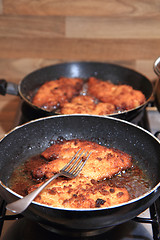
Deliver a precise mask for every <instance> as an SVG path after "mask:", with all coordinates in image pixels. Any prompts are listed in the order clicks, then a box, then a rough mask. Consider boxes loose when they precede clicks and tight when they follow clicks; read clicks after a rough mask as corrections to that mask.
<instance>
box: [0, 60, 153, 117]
mask: <svg viewBox="0 0 160 240" xmlns="http://www.w3.org/2000/svg"><path fill="white" fill-rule="evenodd" d="M62 76H64V77H69V78H76V77H78V78H84V79H87V78H89V77H91V76H94V77H97V78H99V79H102V80H104V81H106V80H110V81H111V82H112V83H114V84H127V85H130V86H132V87H133V88H134V89H137V90H140V91H142V92H143V94H144V95H145V97H146V101H145V103H144V104H142V105H141V106H139V107H137V108H134V109H132V110H128V111H125V112H122V113H116V114H112V116H114V117H118V118H122V119H125V120H132V119H134V118H135V117H137V115H139V114H140V113H141V112H142V110H143V109H144V107H145V106H146V105H147V103H148V101H149V100H150V99H151V96H152V94H153V87H152V83H151V82H150V81H149V80H148V79H147V78H146V77H145V76H143V75H142V74H140V73H138V72H136V71H134V70H131V69H129V68H125V67H121V66H118V65H114V64H109V63H100V62H69V63H62V64H57V65H53V66H49V67H44V68H41V69H39V70H36V71H34V72H32V73H30V74H29V75H27V76H26V77H25V78H24V79H23V80H22V81H21V82H20V84H19V85H18V86H17V85H15V84H14V85H13V84H11V83H7V82H6V81H5V80H1V85H0V93H1V94H3V95H5V94H6V93H11V94H13V93H14V94H15V95H18V94H19V95H20V96H21V97H22V99H23V100H24V101H25V103H27V104H29V106H31V108H33V109H34V110H36V111H37V113H38V115H40V116H42V117H43V116H48V115H54V114H55V112H47V111H45V110H42V109H40V108H38V107H36V106H35V105H33V104H32V97H33V94H34V93H35V91H36V89H37V88H38V87H40V85H42V84H43V83H45V82H46V81H50V80H55V79H58V78H60V77H62Z"/></svg>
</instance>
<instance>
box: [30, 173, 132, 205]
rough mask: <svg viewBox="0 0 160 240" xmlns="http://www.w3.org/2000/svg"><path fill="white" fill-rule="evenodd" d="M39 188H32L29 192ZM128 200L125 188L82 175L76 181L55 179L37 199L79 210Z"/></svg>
mask: <svg viewBox="0 0 160 240" xmlns="http://www.w3.org/2000/svg"><path fill="white" fill-rule="evenodd" d="M39 185H40V184H38V185H37V186H39ZM37 186H33V187H31V188H30V189H29V190H28V192H29V193H30V192H32V191H33V190H34V189H35V188H36V187H37ZM128 200H129V194H128V191H127V190H126V189H125V188H117V187H110V186H108V185H107V184H106V183H105V182H96V181H95V180H90V179H89V178H85V177H83V175H82V174H80V175H79V176H78V177H76V178H75V179H65V178H58V179H55V181H53V182H52V183H51V184H50V185H49V186H48V187H46V188H45V189H44V190H43V191H42V192H41V193H40V194H39V195H38V196H37V197H36V199H35V201H37V202H39V203H41V204H47V205H49V206H53V207H60V208H78V209H80V208H101V207H109V206H112V205H117V204H121V203H124V202H127V201H128Z"/></svg>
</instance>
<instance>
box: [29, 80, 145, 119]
mask: <svg viewBox="0 0 160 240" xmlns="http://www.w3.org/2000/svg"><path fill="white" fill-rule="evenodd" d="M84 85H86V86H87V88H86V90H85V93H84V92H83V86H84ZM81 90H82V92H81ZM82 93H83V94H86V95H81V94H82ZM144 102H145V96H144V94H143V93H142V92H141V91H139V90H134V89H133V88H132V87H131V86H129V85H115V84H113V83H111V82H109V81H102V80H100V79H97V78H95V77H90V78H89V79H88V82H87V83H86V82H85V83H84V81H83V80H82V79H79V78H65V77H63V78H60V79H58V80H53V81H50V82H46V83H44V84H43V85H42V86H41V87H40V88H39V89H38V91H37V93H36V94H35V96H34V97H33V101H32V103H33V104H34V105H36V106H38V107H40V108H42V109H44V110H47V111H53V110H58V112H59V113H60V114H76V113H78V114H91V115H108V114H112V113H115V112H117V111H125V110H130V109H133V108H136V107H138V106H139V105H141V104H143V103H144Z"/></svg>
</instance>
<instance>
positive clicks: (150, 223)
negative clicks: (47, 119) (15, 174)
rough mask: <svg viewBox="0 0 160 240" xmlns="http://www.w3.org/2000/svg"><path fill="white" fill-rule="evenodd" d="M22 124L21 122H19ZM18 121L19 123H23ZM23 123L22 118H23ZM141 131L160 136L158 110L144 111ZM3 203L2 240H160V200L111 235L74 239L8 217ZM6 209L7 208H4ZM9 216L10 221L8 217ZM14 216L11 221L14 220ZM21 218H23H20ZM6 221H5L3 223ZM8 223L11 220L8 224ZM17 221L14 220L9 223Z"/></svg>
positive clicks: (87, 235)
mask: <svg viewBox="0 0 160 240" xmlns="http://www.w3.org/2000/svg"><path fill="white" fill-rule="evenodd" d="M19 120H20V119H19ZM19 120H18V121H19ZM21 121H22V118H21ZM138 125H140V126H141V127H144V128H145V129H147V130H150V131H151V132H152V133H153V134H155V133H156V132H157V136H158V134H159V136H160V132H158V131H159V130H160V128H159V127H160V113H159V112H158V111H157V108H156V107H153V106H148V107H147V109H146V110H145V111H144V116H143V118H142V119H141V121H140V122H139V124H138ZM1 203H2V201H0V207H1V208H0V216H1V215H2V217H0V224H1V239H2V240H10V239H12V240H14V239H16V240H19V239H21V240H28V239H30V240H32V239H39V240H44V239H45V240H51V239H54V240H62V239H63V240H66V239H84V240H85V239H90V240H102V239H103V240H111V239H114V240H151V239H154V240H159V239H160V224H159V223H160V199H158V200H157V201H156V202H155V203H154V204H153V206H151V207H150V208H149V209H147V210H146V211H145V212H143V213H141V214H140V215H139V216H138V217H136V218H135V219H133V220H130V221H128V222H126V223H123V224H121V225H118V226H116V227H114V228H112V229H111V230H109V231H107V232H102V231H101V230H100V231H98V232H96V233H97V235H96V234H93V236H90V235H91V233H88V234H86V235H85V236H80V237H76V238H75V237H74V236H64V235H59V234H57V233H55V232H51V231H48V230H46V229H45V228H43V227H42V226H40V225H39V224H38V223H35V222H32V221H30V220H28V219H26V218H25V217H21V215H18V216H17V215H13V213H11V212H9V211H7V212H6V214H5V203H4V201H3V204H1ZM2 205H3V207H2ZM6 216H8V217H6ZM10 216H11V217H10ZM18 217H20V218H18ZM3 219H5V220H4V221H2V220H3ZM6 219H8V220H6ZM9 219H13V220H9Z"/></svg>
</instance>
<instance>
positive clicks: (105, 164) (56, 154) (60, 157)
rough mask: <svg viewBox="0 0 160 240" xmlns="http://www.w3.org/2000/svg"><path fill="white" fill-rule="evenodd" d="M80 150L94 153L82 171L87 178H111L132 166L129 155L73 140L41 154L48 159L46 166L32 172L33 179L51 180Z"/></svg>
mask: <svg viewBox="0 0 160 240" xmlns="http://www.w3.org/2000/svg"><path fill="white" fill-rule="evenodd" d="M79 148H81V149H85V150H86V151H89V152H90V151H91V152H92V154H91V156H90V157H89V159H88V160H87V162H86V164H85V167H84V168H83V169H82V171H81V173H82V174H83V176H84V177H86V178H89V179H95V180H100V179H104V178H111V177H112V176H113V175H115V174H116V173H118V172H119V171H122V170H125V169H128V168H130V167H131V166H132V157H131V156H130V155H128V154H127V153H124V152H122V151H120V150H117V149H113V148H107V147H104V146H101V145H99V144H97V143H95V142H91V141H82V140H78V139H73V140H68V141H64V142H63V143H61V144H53V145H52V146H50V147H49V148H47V149H46V150H45V151H44V152H43V153H42V154H41V156H42V157H44V158H45V159H46V164H42V165H41V166H39V167H38V168H35V169H34V170H33V171H32V176H33V178H35V179H46V178H50V177H51V176H52V175H54V174H55V173H57V172H58V171H59V170H60V169H61V168H62V167H63V166H64V165H65V164H66V163H67V162H68V161H69V160H70V159H71V157H72V156H74V155H75V153H76V152H77V151H78V149H79Z"/></svg>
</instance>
